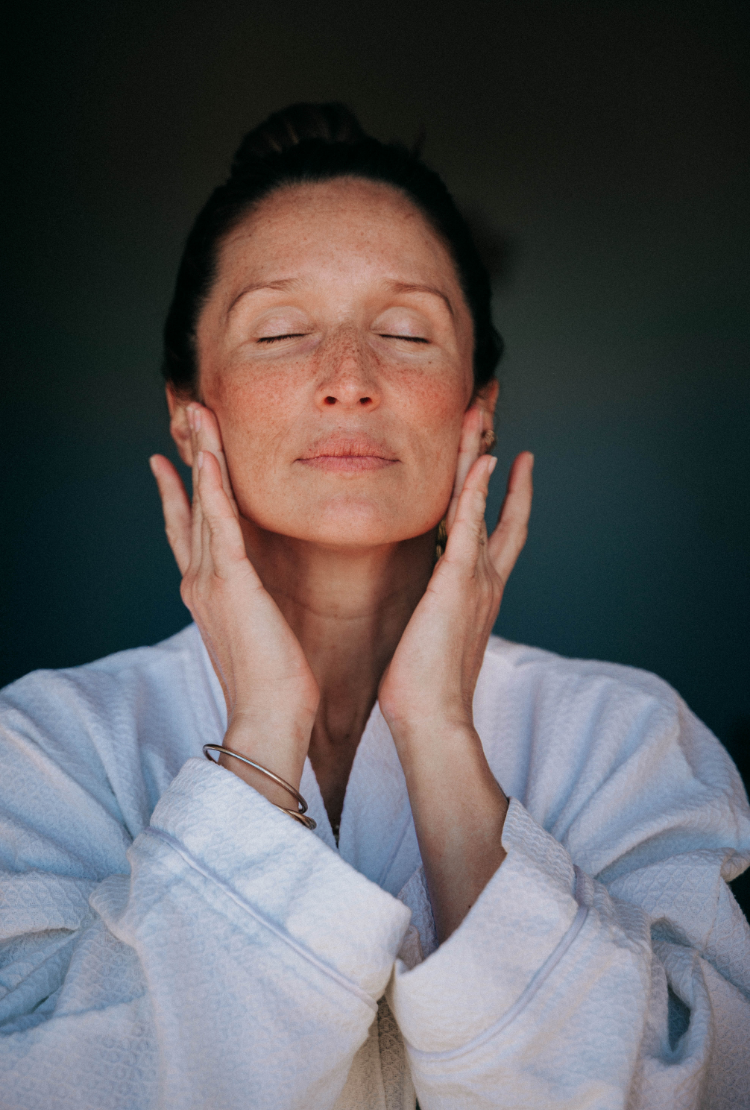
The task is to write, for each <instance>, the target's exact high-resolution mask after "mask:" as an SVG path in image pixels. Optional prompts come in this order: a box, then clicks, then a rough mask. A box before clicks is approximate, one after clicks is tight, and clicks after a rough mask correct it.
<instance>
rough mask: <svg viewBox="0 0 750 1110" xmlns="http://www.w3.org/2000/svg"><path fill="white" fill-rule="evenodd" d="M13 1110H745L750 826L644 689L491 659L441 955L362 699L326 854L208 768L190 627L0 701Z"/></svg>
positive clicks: (207, 669) (707, 738)
mask: <svg viewBox="0 0 750 1110" xmlns="http://www.w3.org/2000/svg"><path fill="white" fill-rule="evenodd" d="M0 720H1V721H2V731H1V738H0V868H2V876H1V877H0V895H1V898H0V945H1V947H0V1106H2V1110H58V1108H59V1110H156V1108H159V1110H193V1108H194V1110H235V1108H236V1110H249V1108H258V1110H334V1108H335V1110H413V1108H414V1105H415V1098H416V1097H418V1099H419V1104H420V1106H421V1108H422V1110H490V1108H493V1110H494V1108H501V1107H504V1108H513V1110H519V1108H522V1107H523V1108H529V1110H551V1108H554V1110H562V1108H566V1110H585V1108H592V1110H610V1108H611V1110H615V1108H617V1110H620V1108H622V1110H626V1108H627V1110H654V1108H657V1110H694V1108H697V1107H706V1108H710V1110H722V1108H725V1107H727V1108H729V1107H731V1108H733V1110H736V1108H738V1107H748V1106H750V932H749V931H748V926H747V923H746V921H745V919H744V917H743V915H742V913H741V912H740V911H739V909H738V907H737V905H736V903H735V901H734V899H733V897H732V895H731V893H730V891H729V889H728V888H727V886H726V882H725V880H730V879H732V878H734V877H735V876H736V875H737V874H739V873H740V872H741V871H742V870H743V869H744V868H745V867H746V866H747V865H748V862H750V814H749V813H748V806H747V798H746V796H745V793H744V790H743V787H742V784H741V782H740V779H739V776H738V775H737V772H736V770H735V768H734V766H733V764H732V763H731V761H730V760H729V758H728V756H727V755H726V753H725V752H724V750H723V748H722V747H721V745H720V744H719V743H718V741H717V740H716V739H715V738H714V737H713V736H712V735H711V734H710V733H709V732H708V730H707V729H706V728H705V727H704V726H703V725H702V724H701V723H700V722H699V721H698V720H696V718H695V717H694V716H693V715H692V714H691V713H690V711H689V710H688V709H687V707H686V706H685V705H684V703H683V702H682V701H681V700H680V698H679V697H678V696H677V695H676V694H675V693H674V691H673V690H671V689H670V688H669V687H668V686H667V685H666V684H665V683H663V682H661V681H660V680H659V679H657V678H655V677H654V676H653V675H649V674H645V673H643V672H641V671H636V670H632V669H630V668H627V667H620V666H614V665H609V664H604V663H594V662H581V661H579V660H568V659H561V658H559V657H557V656H554V655H551V654H549V653H546V652H543V651H538V650H535V649H531V648H526V647H521V646H519V645H516V644H510V643H507V642H505V641H502V640H499V639H496V638H493V639H492V640H491V641H490V645H489V647H488V650H487V654H486V657H485V662H484V666H483V669H482V673H481V676H480V680H479V684H478V687H477V692H476V698H475V721H476V726H477V729H478V732H479V734H480V736H481V738H482V742H483V744H484V747H485V750H486V753H487V757H488V760H489V763H490V766H491V768H492V771H493V773H494V775H495V776H496V778H497V780H498V782H499V783H500V784H501V786H502V787H503V789H504V790H505V792H506V793H507V794H508V795H509V796H511V798H512V801H511V805H510V809H509V812H508V816H507V819H506V822H505V828H504V832H503V844H504V847H505V849H506V851H507V853H508V854H507V857H506V859H505V861H504V862H503V864H502V866H501V867H500V868H499V870H498V871H497V873H496V874H495V876H494V877H493V878H492V880H491V881H490V882H489V884H488V885H487V887H486V888H485V890H484V892H483V893H482V895H481V897H480V898H479V899H478V901H477V903H476V905H475V906H474V907H473V908H472V909H471V911H470V913H469V914H468V916H467V917H466V919H465V920H464V922H463V923H462V924H461V926H460V927H459V928H458V929H457V930H456V932H455V933H453V935H452V936H451V937H450V938H449V939H448V940H447V941H446V942H445V943H444V944H443V945H441V946H440V947H437V945H436V940H435V932H434V925H433V921H432V914H431V910H430V903H429V898H428V895H427V891H426V887H425V883H424V877H423V872H422V869H421V860H420V856H419V850H418V845H417V840H416V835H415V831H414V824H413V821H412V818H411V813H410V809H409V802H408V796H407V792H406V787H405V782H404V777H403V774H402V771H401V767H400V764H399V761H398V757H397V754H396V750H395V747H394V744H393V740H392V738H391V736H390V733H389V731H388V728H387V727H386V725H385V722H384V720H383V718H382V716H381V714H380V712H379V710H378V708H377V706H376V708H375V709H374V710H373V712H372V715H371V717H370V720H369V722H368V724H367V728H366V729H365V733H364V735H363V737H362V741H361V743H360V746H359V748H358V751H357V754H356V758H355V761H354V766H353V768H352V773H351V778H350V781H349V784H348V787H347V792H346V799H345V803H344V811H343V817H342V822H341V832H340V841H339V846H338V848H337V846H336V843H335V840H334V837H333V835H332V832H331V827H330V824H329V822H328V818H327V816H326V812H325V808H324V806H323V802H322V798H321V795H320V791H319V789H318V785H317V782H316V780H315V775H314V773H313V771H312V768H311V767H310V764H309V762H308V763H307V765H306V766H305V771H304V775H303V779H302V785H301V790H302V793H303V794H304V795H305V797H306V798H307V799H308V801H309V805H310V813H311V815H312V816H313V817H314V818H315V820H316V821H317V823H318V828H317V830H316V832H315V833H310V832H309V831H308V830H306V829H304V828H302V827H301V826H300V825H298V824H297V823H296V822H294V821H291V820H289V818H288V817H286V816H285V815H284V814H282V813H280V812H279V811H278V810H277V809H275V808H274V807H273V806H272V805H270V804H269V803H268V802H267V801H266V799H265V798H264V797H262V796H261V795H260V794H258V793H257V792H256V791H254V790H253V789H252V788H251V787H249V786H247V785H246V784H244V783H243V782H242V781H241V780H240V779H239V778H238V777H237V776H235V775H233V774H232V773H231V772H230V771H227V770H224V769H223V768H220V767H217V766H210V765H209V764H208V762H207V761H206V760H205V759H204V758H203V757H202V755H201V747H202V745H203V744H205V743H220V742H221V739H222V737H223V734H224V729H225V717H224V708H223V698H222V695H221V691H220V688H219V686H218V683H217V681H216V679H215V676H214V674H213V671H212V669H211V666H210V663H209V661H208V657H207V655H206V652H205V650H204V648H203V645H202V643H201V640H200V636H199V634H198V632H197V630H196V628H195V627H194V626H190V627H189V628H187V629H185V630H184V631H183V632H181V633H180V634H179V635H177V636H175V637H173V638H172V639H170V640H167V641H166V642H165V643H163V644H159V645H158V646H156V647H152V648H141V649H138V650H135V651H128V652H123V653H121V654H118V655H114V656H111V657H110V658H107V659H103V660H100V661H99V662H97V663H93V664H91V665H89V666H85V667H80V668H76V669H74V670H67V671H54V672H53V671H47V672H37V673H35V674H32V675H29V676H27V677H26V678H24V679H22V680H21V681H19V682H17V683H15V684H13V685H12V686H10V687H8V688H7V689H6V690H5V691H4V692H3V693H2V695H0Z"/></svg>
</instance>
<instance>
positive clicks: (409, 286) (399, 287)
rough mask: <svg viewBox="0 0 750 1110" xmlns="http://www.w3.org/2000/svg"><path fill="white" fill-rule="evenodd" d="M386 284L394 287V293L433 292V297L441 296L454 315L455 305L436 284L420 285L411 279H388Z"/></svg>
mask: <svg viewBox="0 0 750 1110" xmlns="http://www.w3.org/2000/svg"><path fill="white" fill-rule="evenodd" d="M386 285H387V286H388V288H389V289H392V290H393V292H394V293H431V294H432V295H433V297H440V300H441V301H443V302H444V303H445V304H446V305H447V308H448V311H449V312H450V314H451V316H453V315H454V312H453V305H452V304H451V302H450V301H449V300H448V298H447V296H446V295H445V293H443V291H442V289H438V288H437V287H436V286H435V285H420V284H418V283H415V282H411V281H388V282H386Z"/></svg>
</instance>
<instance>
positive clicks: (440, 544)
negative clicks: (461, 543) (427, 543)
mask: <svg viewBox="0 0 750 1110" xmlns="http://www.w3.org/2000/svg"><path fill="white" fill-rule="evenodd" d="M447 542H448V528H447V527H446V524H445V518H443V520H441V521H440V523H439V524H438V530H437V537H436V539H435V562H437V561H438V559H439V558H440V557H441V555H443V553H444V552H445V545H446V544H447Z"/></svg>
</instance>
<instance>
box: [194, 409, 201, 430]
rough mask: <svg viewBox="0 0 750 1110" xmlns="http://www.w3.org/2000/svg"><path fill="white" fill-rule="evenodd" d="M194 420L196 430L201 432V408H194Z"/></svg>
mask: <svg viewBox="0 0 750 1110" xmlns="http://www.w3.org/2000/svg"><path fill="white" fill-rule="evenodd" d="M193 420H194V422H195V430H196V432H199V431H200V430H201V410H200V409H194V410H193Z"/></svg>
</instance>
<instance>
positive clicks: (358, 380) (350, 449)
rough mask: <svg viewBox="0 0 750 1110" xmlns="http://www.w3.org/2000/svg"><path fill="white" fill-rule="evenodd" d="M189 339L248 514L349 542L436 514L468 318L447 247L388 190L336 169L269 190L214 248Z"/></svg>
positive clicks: (463, 384) (380, 536) (414, 525)
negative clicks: (212, 273)
mask: <svg viewBox="0 0 750 1110" xmlns="http://www.w3.org/2000/svg"><path fill="white" fill-rule="evenodd" d="M197 349H198V365H199V373H200V378H199V388H200V395H201V400H202V401H203V403H204V404H206V405H207V406H208V407H209V408H210V409H212V410H213V412H214V413H215V415H216V417H217V420H218V423H219V427H220V429H221V435H222V438H223V441H224V449H225V453H226V458H227V463H228V467H229V472H230V477H231V481H232V485H233V488H234V493H235V496H236V498H237V503H238V506H239V509H240V512H241V513H242V515H243V516H244V517H246V518H247V519H248V520H250V521H252V522H254V523H255V524H256V525H258V526H260V527H261V528H263V529H266V530H268V531H271V532H275V533H281V534H283V535H287V536H292V537H296V538H298V539H301V540H307V541H311V542H315V543H321V544H326V545H336V546H342V545H344V546H353V547H360V546H369V545H373V544H380V543H393V542H398V541H401V540H405V539H408V538H411V537H414V536H418V535H422V534H423V533H425V532H428V531H429V530H430V529H432V528H433V527H434V526H435V525H436V524H437V523H438V522H439V520H440V519H441V517H442V515H443V513H444V512H445V509H446V506H447V504H448V501H449V498H450V494H451V489H452V485H453V478H454V473H455V467H456V456H457V451H458V443H459V438H460V433H461V424H462V420H463V418H464V414H465V411H466V409H467V407H468V405H469V403H470V401H471V398H472V393H473V377H472V350H473V334H472V320H471V315H470V312H469V310H468V308H467V306H466V303H465V301H464V297H463V294H462V292H461V289H460V286H459V284H458V279H457V276H456V272H455V268H454V265H453V262H452V260H451V258H450V255H449V254H448V251H447V250H446V248H445V247H444V246H443V244H442V243H441V241H440V240H439V238H438V237H437V235H436V234H435V233H434V232H433V231H432V229H431V228H430V226H429V225H428V223H427V222H426V221H425V219H424V217H423V216H422V215H421V213H420V212H419V211H418V210H417V209H416V208H415V207H414V205H413V204H412V203H411V202H410V201H409V200H408V199H407V198H406V197H404V196H403V195H402V194H400V193H399V192H398V191H397V190H396V189H394V188H391V187H390V186H388V185H385V184H382V185H381V184H379V183H376V182H371V181H367V180H361V179H356V178H338V179H335V180H333V181H330V182H324V183H317V184H310V185H300V186H290V187H288V188H284V189H281V190H279V191H277V192H275V193H273V194H272V195H271V196H270V197H268V198H267V199H266V200H264V201H263V202H262V203H261V204H260V206H259V207H258V208H257V209H256V210H255V211H254V212H253V213H252V214H250V215H249V216H248V218H247V219H246V220H245V221H244V222H243V223H241V224H240V225H239V226H238V227H237V228H236V229H235V230H234V231H233V232H232V233H231V234H230V235H229V236H228V237H227V239H226V240H225V242H224V243H223V245H222V248H221V251H220V255H219V265H218V271H217V278H216V281H215V284H214V286H213V288H212V290H211V293H210V296H209V298H208V301H207V303H206V305H205V307H204V309H203V311H202V313H201V316H200V320H199V323H198V330H197Z"/></svg>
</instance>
